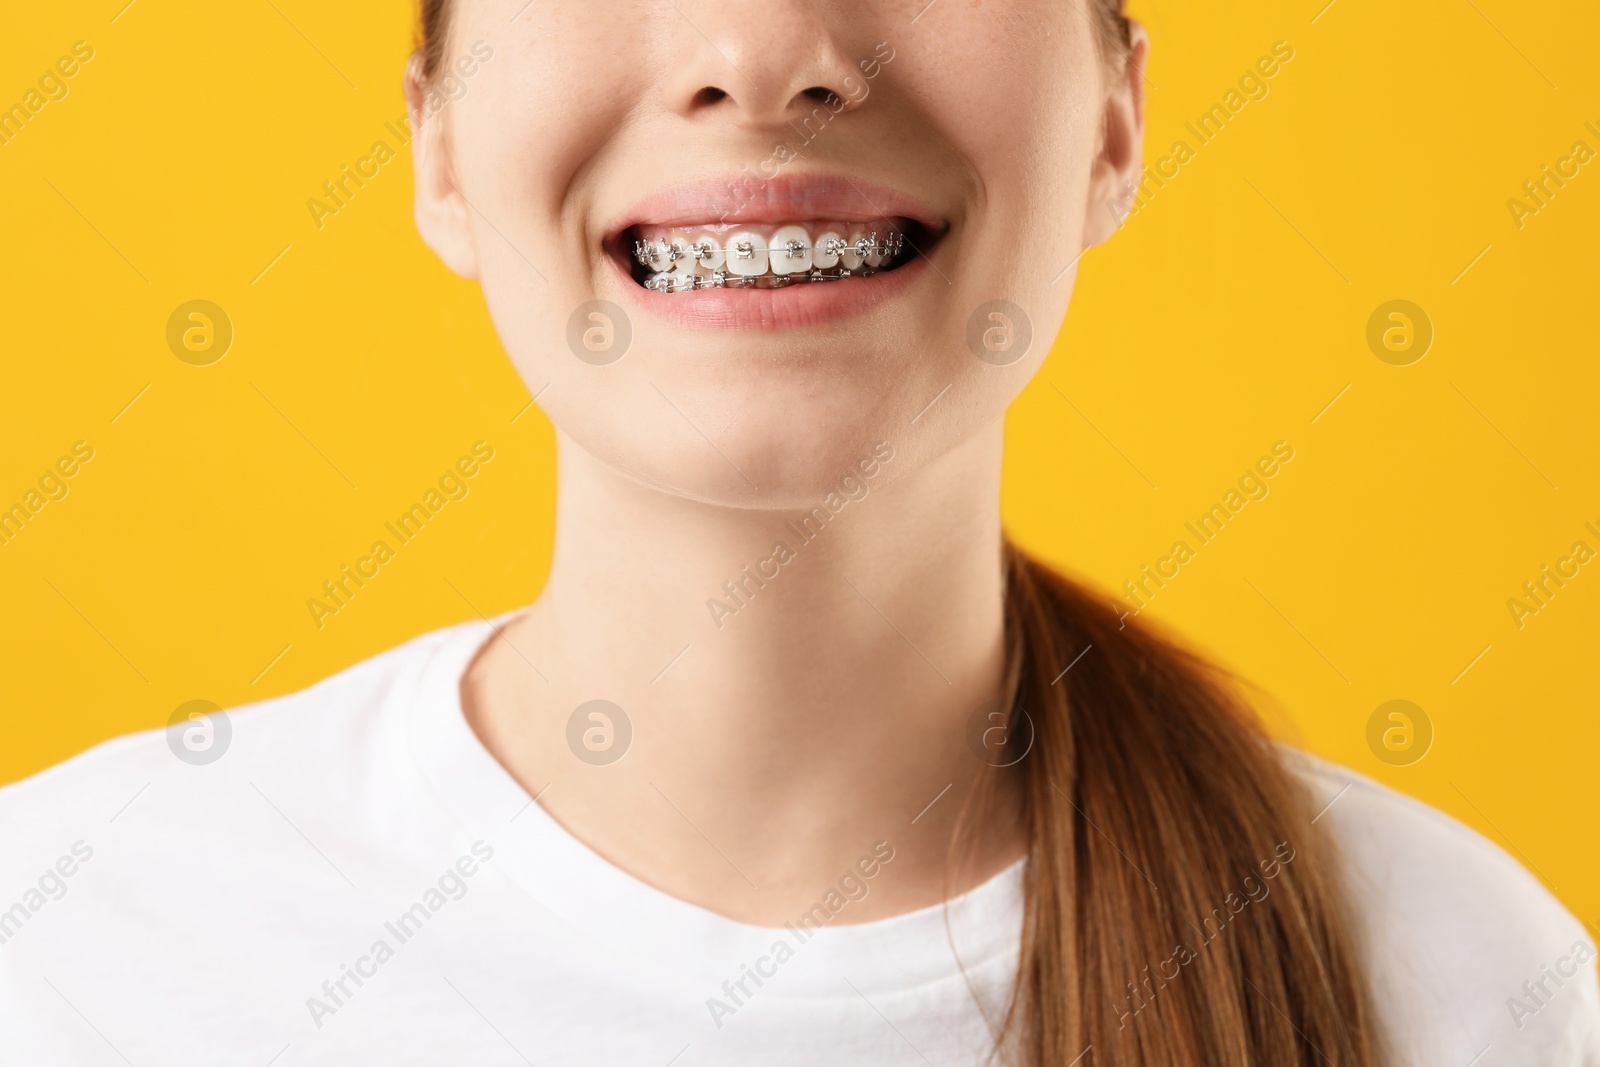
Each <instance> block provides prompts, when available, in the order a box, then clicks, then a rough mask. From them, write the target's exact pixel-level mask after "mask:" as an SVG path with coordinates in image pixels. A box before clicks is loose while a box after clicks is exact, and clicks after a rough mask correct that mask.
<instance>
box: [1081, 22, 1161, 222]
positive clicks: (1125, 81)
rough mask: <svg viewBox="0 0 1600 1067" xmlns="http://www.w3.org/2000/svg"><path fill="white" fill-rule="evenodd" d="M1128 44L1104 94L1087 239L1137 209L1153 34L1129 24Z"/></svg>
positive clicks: (1093, 170) (1091, 189)
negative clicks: (1146, 77)
mask: <svg viewBox="0 0 1600 1067" xmlns="http://www.w3.org/2000/svg"><path fill="white" fill-rule="evenodd" d="M1128 42H1129V48H1128V51H1127V54H1126V56H1125V57H1124V60H1123V64H1122V69H1121V71H1120V72H1119V74H1118V77H1117V81H1116V82H1115V84H1113V85H1110V86H1109V87H1108V89H1107V92H1106V95H1105V108H1104V113H1103V116H1102V125H1101V137H1100V146H1099V151H1098V153H1097V154H1096V155H1095V160H1094V164H1093V167H1092V169H1091V171H1090V174H1089V199H1088V204H1087V205H1086V211H1087V214H1086V215H1085V217H1084V225H1083V245H1084V247H1085V248H1090V247H1092V246H1094V245H1097V244H1101V243H1102V242H1104V241H1106V240H1109V239H1110V237H1111V235H1112V234H1114V233H1116V231H1117V229H1118V228H1119V227H1120V226H1121V225H1122V223H1123V220H1124V219H1126V218H1127V217H1128V214H1129V212H1131V211H1132V210H1133V205H1134V201H1135V198H1136V196H1137V194H1138V189H1139V173H1140V168H1141V167H1142V166H1143V163H1144V68H1145V60H1146V58H1147V56H1148V55H1149V51H1150V38H1149V35H1148V34H1147V33H1146V32H1145V29H1144V27H1143V26H1142V25H1140V24H1139V23H1137V22H1131V23H1130V24H1129V33H1128Z"/></svg>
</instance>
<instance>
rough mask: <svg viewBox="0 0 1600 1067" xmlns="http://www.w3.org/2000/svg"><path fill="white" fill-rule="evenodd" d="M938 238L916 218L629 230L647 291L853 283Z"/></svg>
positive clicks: (624, 240) (625, 244)
mask: <svg viewBox="0 0 1600 1067" xmlns="http://www.w3.org/2000/svg"><path fill="white" fill-rule="evenodd" d="M928 243H930V236H929V235H928V233H927V232H926V227H924V226H923V225H922V224H921V223H919V222H917V221H916V220H914V219H910V218H904V217H888V216H885V217H882V218H878V219H873V220H869V221H865V222H839V221H834V220H827V219H821V220H811V221H805V222H789V223H783V224H779V225H771V224H759V225H758V224H751V223H708V224H705V225H699V226H671V227H665V226H652V225H646V224H641V225H635V226H631V227H629V228H628V229H627V230H626V231H624V232H623V234H622V235H621V239H620V241H619V244H620V246H621V248H622V249H623V250H627V254H628V256H629V259H630V261H631V262H630V264H629V266H630V273H631V274H632V277H633V279H634V281H636V282H638V283H639V285H640V286H641V287H643V288H645V289H650V290H654V291H656V292H664V293H683V292H691V291H694V290H697V289H781V288H784V287H787V286H791V285H805V284H810V283H814V282H837V281H852V280H858V279H864V278H870V277H872V276H873V275H875V274H882V273H886V272H888V271H892V270H895V269H896V268H898V267H900V266H903V265H904V264H905V263H906V262H908V261H909V260H910V259H911V257H912V256H914V255H916V254H917V253H918V251H920V250H921V249H922V248H924V247H925V246H926V245H927V244H928Z"/></svg>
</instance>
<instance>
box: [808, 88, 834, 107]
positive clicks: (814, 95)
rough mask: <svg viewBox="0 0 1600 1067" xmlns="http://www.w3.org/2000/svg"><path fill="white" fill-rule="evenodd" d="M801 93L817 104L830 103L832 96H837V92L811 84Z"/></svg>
mask: <svg viewBox="0 0 1600 1067" xmlns="http://www.w3.org/2000/svg"><path fill="white" fill-rule="evenodd" d="M801 95H803V96H808V97H810V98H811V99H812V100H815V101H816V102H817V103H819V104H831V103H833V100H834V97H836V96H838V95H839V94H838V93H835V92H834V91H833V90H832V89H829V88H826V87H824V86H821V85H813V86H812V87H811V88H809V89H807V90H805V92H804V93H802V94H801Z"/></svg>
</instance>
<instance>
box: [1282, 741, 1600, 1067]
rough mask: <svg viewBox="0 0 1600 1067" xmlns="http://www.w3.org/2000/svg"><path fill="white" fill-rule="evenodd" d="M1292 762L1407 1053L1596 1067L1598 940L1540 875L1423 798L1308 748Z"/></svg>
mask: <svg viewBox="0 0 1600 1067" xmlns="http://www.w3.org/2000/svg"><path fill="white" fill-rule="evenodd" d="M1290 762H1291V766H1293V767H1294V768H1295V769H1296V770H1297V771H1298V772H1299V773H1300V775H1301V777H1302V778H1303V780H1304V781H1306V783H1307V784H1308V786H1309V788H1310V790H1311V793H1312V798H1313V803H1314V810H1316V811H1317V814H1316V816H1315V819H1316V821H1315V824H1314V827H1315V828H1314V831H1313V832H1317V833H1324V834H1327V835H1330V836H1331V838H1332V844H1333V845H1334V847H1335V849H1336V850H1337V853H1338V855H1339V856H1340V858H1341V861H1342V863H1343V866H1344V874H1345V881H1346V885H1347V887H1348V893H1349V899H1350V904H1351V909H1352V912H1353V915H1352V918H1353V921H1354V924H1355V929H1356V931H1357V934H1358V939H1359V947H1360V948H1361V949H1362V951H1363V952H1364V955H1365V957H1366V960H1365V963H1366V967H1367V972H1368V975H1369V978H1370V981H1371V984H1372V988H1373V992H1374V997H1375V1000H1376V1003H1377V1009H1378V1013H1379V1017H1380V1018H1381V1019H1382V1020H1384V1022H1385V1023H1386V1024H1387V1028H1388V1031H1389V1032H1390V1034H1391V1035H1393V1037H1394V1040H1395V1043H1396V1046H1397V1047H1396V1054H1397V1056H1398V1057H1399V1060H1400V1062H1404V1063H1414V1064H1421V1065H1433V1064H1436V1063H1437V1064H1454V1065H1456V1067H1460V1065H1461V1064H1466V1063H1469V1062H1471V1063H1473V1064H1474V1065H1475V1067H1496V1065H1502V1067H1505V1065H1523V1064H1526V1065H1529V1067H1532V1065H1535V1064H1537V1065H1539V1067H1591V1065H1593V1067H1600V990H1597V982H1596V970H1595V945H1594V939H1593V938H1592V937H1591V936H1590V935H1589V933H1588V932H1587V931H1586V930H1585V929H1584V926H1583V924H1582V923H1580V922H1579V921H1578V920H1577V919H1575V918H1574V917H1573V916H1572V915H1571V914H1570V913H1569V912H1568V911H1567V910H1566V909H1565V908H1564V907H1562V905H1561V904H1560V903H1559V902H1558V901H1557V900H1556V899H1555V897H1553V896H1552V895H1551V894H1550V893H1549V892H1548V891H1547V890H1546V889H1545V888H1544V886H1543V885H1542V884H1540V882H1539V880H1538V879H1537V878H1535V877H1534V876H1533V874H1531V873H1530V872H1529V871H1528V870H1527V869H1525V868H1524V867H1523V866H1522V864H1520V863H1519V862H1517V860H1515V859H1513V858H1512V857H1511V856H1510V855H1508V854H1507V853H1506V852H1505V851H1503V850H1502V849H1500V848H1499V847H1498V846H1496V845H1494V844H1493V843H1491V842H1490V841H1488V840H1487V839H1486V838H1484V837H1483V836H1482V835H1480V834H1478V833H1476V832H1475V831H1473V830H1471V829H1469V828H1468V827H1466V826H1464V825H1462V824H1461V823H1459V822H1457V821H1456V820H1455V819H1452V818H1450V817H1449V816H1448V815H1445V814H1444V813H1443V812H1440V811H1438V810H1436V809H1434V808H1431V807H1429V806H1428V805H1426V804H1424V803H1422V802H1420V801H1418V800H1415V799H1412V798H1410V797H1407V796H1404V795H1402V794H1400V793H1397V792H1395V791H1394V790H1392V789H1389V788H1386V787H1385V786H1382V785H1379V784H1378V783H1376V782H1374V781H1372V780H1370V779H1368V778H1364V777H1362V776H1361V775H1359V774H1356V773H1355V772H1354V771H1350V770H1347V769H1345V768H1343V767H1339V766H1336V765H1334V764H1330V763H1326V762H1323V761H1321V760H1317V759H1314V758H1312V757H1309V756H1305V755H1303V754H1299V753H1296V754H1294V755H1292V756H1291V758H1290ZM1474 1057H1480V1058H1478V1059H1474Z"/></svg>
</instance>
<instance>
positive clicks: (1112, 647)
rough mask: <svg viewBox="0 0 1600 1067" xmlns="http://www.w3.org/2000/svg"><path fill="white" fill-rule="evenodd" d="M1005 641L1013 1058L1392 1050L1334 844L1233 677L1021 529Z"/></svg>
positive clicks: (1375, 1054) (1056, 1061) (1247, 1057)
mask: <svg viewBox="0 0 1600 1067" xmlns="http://www.w3.org/2000/svg"><path fill="white" fill-rule="evenodd" d="M1006 647H1007V652H1008V671H1007V686H1008V688H1009V690H1010V692H1011V693H1012V694H1013V703H1012V705H1011V706H1012V709H1013V710H1012V716H1013V724H1012V735H1013V736H1015V737H1019V738H1021V737H1023V736H1025V735H1026V733H1027V732H1028V731H1029V730H1031V734H1032V748H1031V750H1030V751H1029V753H1028V756H1027V757H1026V758H1025V759H1023V760H1022V761H1021V762H1020V763H1018V764H1017V765H1016V766H1015V767H1014V768H1011V769H1009V770H1008V771H1002V772H997V773H1014V774H1017V775H1018V776H1019V777H1020V781H1019V782H1018V783H1017V784H1019V785H1020V787H1021V790H1022V794H1023V798H1024V801H1023V803H1024V811H1025V813H1026V820H1025V821H1026V830H1027V835H1028V841H1029V846H1028V857H1029V858H1028V864H1027V873H1026V876H1025V890H1024V893H1025V908H1024V918H1023V937H1022V950H1021V961H1020V964H1019V968H1018V975H1017V984H1016V992H1015V994H1014V997H1013V1000H1012V1003H1011V1007H1010V1011H1009V1013H1008V1015H1007V1017H1006V1020H1005V1025H1006V1028H1007V1030H1008V1031H1009V1036H1010V1038H1011V1039H1012V1040H1013V1041H1015V1042H1016V1043H1017V1047H1018V1048H1019V1051H1020V1053H1021V1055H1020V1057H1019V1058H1020V1060H1021V1062H1022V1063H1024V1064H1028V1065H1030V1067H1045V1065H1051V1067H1061V1065H1065V1064H1069V1063H1072V1062H1073V1061H1074V1060H1075V1059H1076V1058H1077V1057H1079V1056H1081V1055H1082V1054H1083V1053H1084V1051H1085V1049H1087V1048H1092V1049H1093V1050H1094V1051H1093V1061H1092V1062H1093V1063H1094V1064H1096V1065H1098V1067H1113V1065H1117V1067H1122V1065H1134V1064H1163V1065H1165V1064H1210V1063H1227V1064H1230V1065H1234V1064H1238V1065H1245V1064H1261V1065H1271V1067H1288V1065H1306V1067H1310V1065H1312V1064H1323V1065H1338V1067H1379V1065H1381V1064H1383V1063H1384V1062H1385V1059H1384V1056H1383V1054H1382V1052H1381V1049H1380V1046H1381V1042H1380V1040H1379V1036H1378V1035H1377V1033H1376V1032H1375V1029H1374V1026H1375V1023H1374V1019H1373V1011H1372V1008H1371V1005H1370V1003H1369V999H1368V997H1369V994H1368V991H1367V988H1366V984H1365V982H1364V981H1363V975H1362V970H1361V967H1360V966H1359V965H1358V961H1357V956H1356V952H1355V948H1354V944H1353V937H1352V933H1351V926H1352V923H1351V916H1350V915H1349V914H1348V912H1347V907H1348V901H1347V900H1346V897H1345V894H1344V892H1343V888H1342V883H1341V879H1340V871H1339V865H1338V856H1337V854H1336V853H1335V852H1334V850H1333V849H1332V848H1331V847H1329V845H1328V844H1327V843H1326V842H1325V841H1324V840H1323V839H1322V837H1321V836H1320V835H1319V834H1318V831H1317V830H1316V829H1315V828H1314V827H1313V826H1312V825H1311V820H1312V818H1313V817H1314V815H1313V812H1312V810H1311V807H1310V799H1309V796H1308V791H1307V789H1306V788H1305V786H1304V785H1303V784H1302V783H1301V782H1300V781H1299V780H1298V779H1297V778H1296V777H1295V776H1294V775H1293V773H1292V772H1291V771H1290V769H1289V768H1288V767H1287V766H1286V765H1285V763H1284V760H1283V757H1282V756H1281V754H1280V753H1279V752H1278V751H1277V750H1276V749H1275V748H1274V746H1273V744H1272V742H1271V741H1270V740H1269V739H1268V738H1267V737H1266V736H1265V734H1264V733H1263V731H1262V729H1261V727H1260V724H1259V722H1258V721H1257V719H1256V718H1255V716H1254V715H1252V714H1251V713H1250V712H1249V711H1248V709H1247V708H1246V706H1245V705H1244V704H1243V702H1242V701H1240V700H1239V699H1237V698H1236V697H1235V696H1234V687H1233V686H1232V685H1231V684H1230V682H1229V680H1228V679H1226V678H1225V677H1224V676H1223V675H1222V674H1221V672H1219V671H1218V670H1217V669H1216V668H1214V667H1212V666H1211V665H1210V664H1208V663H1206V662H1205V661H1203V660H1201V659H1200V658H1198V657H1197V656H1196V655H1194V654H1193V653H1192V652H1190V651H1188V650H1186V649H1184V648H1183V647H1181V646H1179V645H1177V644H1175V643H1173V642H1171V641H1169V640H1167V639H1165V638H1163V637H1160V636H1158V635H1157V634H1155V633H1153V632H1151V631H1150V630H1149V629H1148V628H1146V627H1144V626H1143V625H1140V624H1138V623H1137V622H1136V621H1134V620H1131V619H1128V618H1125V617H1123V616H1121V615H1119V613H1118V612H1117V611H1116V610H1115V609H1114V608H1113V607H1111V605H1110V604H1109V602H1107V601H1105V600H1102V599H1101V598H1099V597H1097V596H1095V595H1093V594H1091V593H1089V592H1088V591H1087V590H1085V589H1084V588H1082V587H1080V586H1079V585H1077V584H1075V583H1073V582H1071V581H1069V580H1067V579H1066V578H1063V577H1062V576H1060V575H1059V574H1056V573H1055V572H1053V571H1052V570H1050V569H1049V568H1048V567H1046V566H1044V565H1042V564H1040V563H1039V562H1037V561H1035V560H1033V559H1030V558H1029V557H1027V556H1026V555H1024V554H1023V553H1022V552H1021V551H1019V550H1018V549H1017V548H1015V547H1014V546H1012V545H1010V544H1008V545H1007V547H1006ZM1086 650H1087V651H1086ZM1080 655H1082V657H1083V658H1082V659H1081V660H1080V661H1078V662H1076V663H1075V664H1074V660H1075V659H1077V657H1078V656H1080ZM1069 665H1070V666H1071V669H1070V670H1068V669H1067V668H1068V667H1069ZM1023 716H1026V718H1027V722H1026V723H1024V722H1023V721H1022V717H1023ZM1019 731H1020V733H1019Z"/></svg>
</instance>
